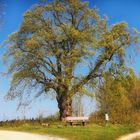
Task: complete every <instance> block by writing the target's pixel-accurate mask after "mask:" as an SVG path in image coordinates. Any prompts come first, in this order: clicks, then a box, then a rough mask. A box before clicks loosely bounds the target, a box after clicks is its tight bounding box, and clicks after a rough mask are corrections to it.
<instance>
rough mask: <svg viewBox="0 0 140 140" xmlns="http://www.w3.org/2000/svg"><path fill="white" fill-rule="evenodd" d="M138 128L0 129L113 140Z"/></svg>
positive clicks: (77, 139)
mask: <svg viewBox="0 0 140 140" xmlns="http://www.w3.org/2000/svg"><path fill="white" fill-rule="evenodd" d="M138 128H139V127H138V126H137V127H136V126H135V125H108V126H103V125H96V124H88V125H87V126H85V127H83V126H76V127H71V126H65V125H63V124H58V123H55V124H54V123H52V124H51V126H50V127H48V128H44V127H42V126H40V125H30V124H25V125H22V126H18V127H10V126H4V127H2V128H1V129H8V130H17V131H25V132H33V133H39V134H49V135H56V136H60V137H65V138H68V139H69V140H115V139H116V138H118V137H119V136H120V135H124V134H127V133H130V132H134V131H136V130H137V129H138Z"/></svg>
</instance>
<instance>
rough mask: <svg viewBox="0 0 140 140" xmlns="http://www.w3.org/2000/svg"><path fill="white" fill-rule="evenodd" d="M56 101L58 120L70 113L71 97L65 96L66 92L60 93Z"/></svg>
mask: <svg viewBox="0 0 140 140" xmlns="http://www.w3.org/2000/svg"><path fill="white" fill-rule="evenodd" d="M57 102H58V108H59V112H60V120H61V121H63V120H64V119H65V118H66V117H68V116H71V115H72V99H71V98H69V97H68V96H66V94H61V96H60V97H58V98H57Z"/></svg>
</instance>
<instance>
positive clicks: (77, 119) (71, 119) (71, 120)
mask: <svg viewBox="0 0 140 140" xmlns="http://www.w3.org/2000/svg"><path fill="white" fill-rule="evenodd" d="M88 120H89V117H66V118H65V121H66V122H67V123H69V124H70V125H71V126H73V124H77V123H79V122H80V123H82V125H83V126H85V124H86V122H87V121H88Z"/></svg>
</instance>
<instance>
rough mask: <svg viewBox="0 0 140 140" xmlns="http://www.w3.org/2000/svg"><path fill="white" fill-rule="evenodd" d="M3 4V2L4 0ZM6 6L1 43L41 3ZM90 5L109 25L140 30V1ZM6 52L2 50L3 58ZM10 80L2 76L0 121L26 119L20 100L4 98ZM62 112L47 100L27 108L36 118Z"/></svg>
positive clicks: (97, 0) (139, 60)
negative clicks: (18, 105)
mask: <svg viewBox="0 0 140 140" xmlns="http://www.w3.org/2000/svg"><path fill="white" fill-rule="evenodd" d="M0 1H1V0H0ZM3 1H4V2H5V4H6V6H5V17H4V23H3V25H2V26H1V27H0V42H1V43H2V42H3V41H4V40H6V39H7V37H8V35H9V34H10V33H12V32H14V31H16V30H18V28H19V26H20V24H21V22H22V15H23V13H24V12H25V11H26V10H27V9H29V8H30V7H31V5H33V4H35V3H36V2H38V0H3ZM89 3H90V6H96V7H97V9H98V10H99V13H100V14H101V15H107V16H108V18H109V24H110V25H111V24H114V23H117V22H121V21H126V22H128V25H129V27H135V28H137V29H138V30H139V31H140V1H139V0H89ZM2 53H3V50H2V49H1V50H0V54H1V55H2ZM132 66H133V68H134V70H135V71H136V73H137V74H139V73H140V56H139V55H137V56H136V58H135V63H134V64H133V65H132ZM5 70H6V67H5V66H4V65H3V63H2V61H1V62H0V74H1V73H3V72H4V71H5ZM9 79H10V78H8V77H4V76H3V74H1V76H0V120H1V119H11V118H16V117H23V115H24V113H23V112H24V111H23V110H20V111H16V106H17V101H16V100H15V101H10V102H5V100H4V99H3V96H4V95H5V94H6V92H7V90H8V87H9V83H10V80H9ZM55 111H58V108H57V103H56V101H55V100H51V99H50V98H49V99H46V101H44V100H43V99H40V100H38V101H37V102H36V103H34V104H32V106H31V108H30V107H29V108H27V109H26V116H27V117H34V116H37V115H38V112H40V113H42V112H44V114H46V115H47V114H52V113H54V112H55Z"/></svg>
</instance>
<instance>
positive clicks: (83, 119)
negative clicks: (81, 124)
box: [65, 117, 89, 121]
mask: <svg viewBox="0 0 140 140" xmlns="http://www.w3.org/2000/svg"><path fill="white" fill-rule="evenodd" d="M65 120H66V121H88V120H89V117H66V118H65Z"/></svg>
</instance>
